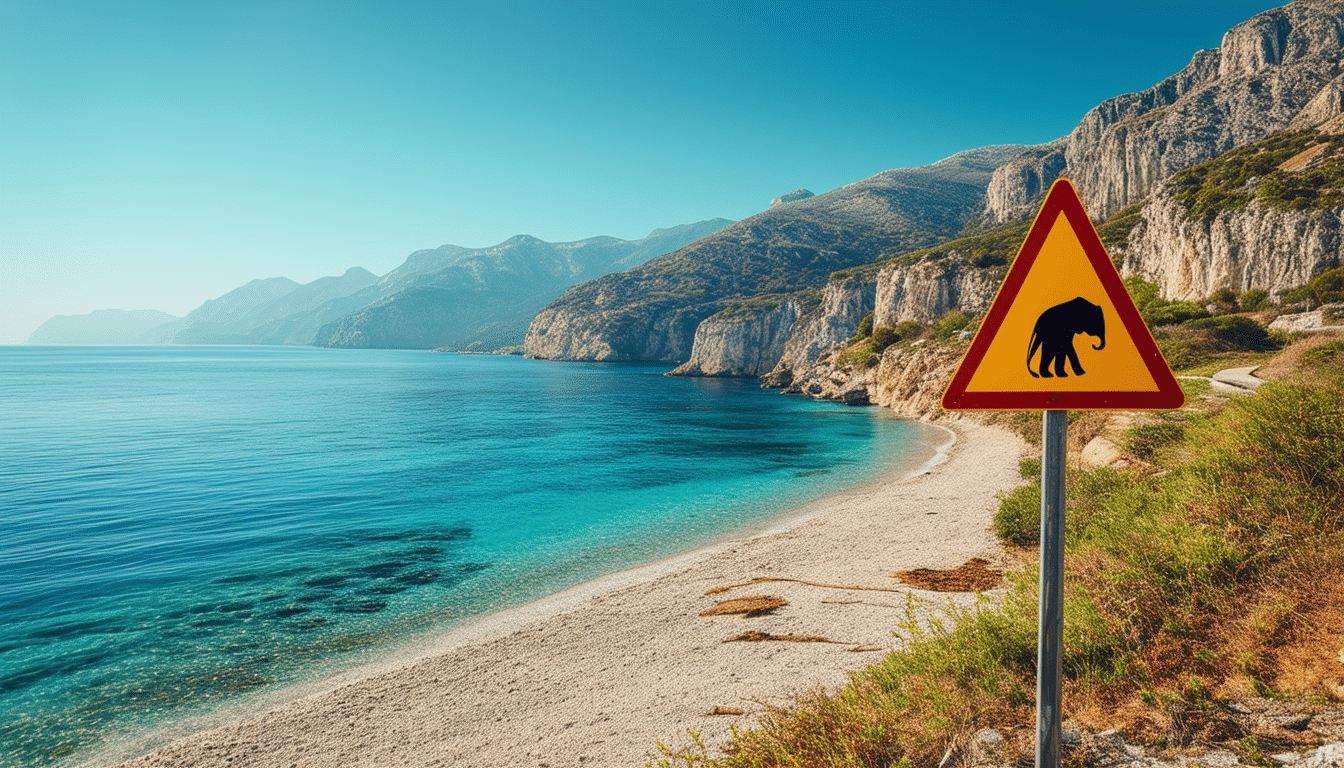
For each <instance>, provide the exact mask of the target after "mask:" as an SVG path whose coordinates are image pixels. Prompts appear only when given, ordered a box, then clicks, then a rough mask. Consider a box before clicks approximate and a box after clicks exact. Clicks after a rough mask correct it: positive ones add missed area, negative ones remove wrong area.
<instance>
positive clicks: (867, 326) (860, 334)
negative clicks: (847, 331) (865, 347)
mask: <svg viewBox="0 0 1344 768" xmlns="http://www.w3.org/2000/svg"><path fill="white" fill-rule="evenodd" d="M872 335H873V313H872V312H869V313H868V314H866V315H864V316H863V319H862V320H860V321H859V327H858V328H857V329H856V330H855V331H854V338H856V339H866V338H868V337H869V336H872Z"/></svg>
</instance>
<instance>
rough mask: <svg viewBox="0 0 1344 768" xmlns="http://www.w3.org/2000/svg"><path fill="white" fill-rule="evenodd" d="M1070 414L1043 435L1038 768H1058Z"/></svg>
mask: <svg viewBox="0 0 1344 768" xmlns="http://www.w3.org/2000/svg"><path fill="white" fill-rule="evenodd" d="M1067 416H1068V412H1067V411H1046V412H1045V417H1044V419H1042V430H1041V582H1040V591H1041V603H1040V629H1039V635H1038V640H1037V646H1036V768H1059V733H1060V698H1061V694H1060V681H1061V679H1062V677H1063V666H1062V659H1061V650H1062V648H1063V645H1064V437H1065V431H1066V429H1065V428H1066V424H1067V418H1066V417H1067Z"/></svg>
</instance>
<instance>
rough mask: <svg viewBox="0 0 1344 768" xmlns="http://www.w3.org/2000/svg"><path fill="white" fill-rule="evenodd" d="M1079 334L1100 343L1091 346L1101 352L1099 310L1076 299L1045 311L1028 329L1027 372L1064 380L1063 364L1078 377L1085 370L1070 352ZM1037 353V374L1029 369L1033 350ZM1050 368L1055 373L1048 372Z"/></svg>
mask: <svg viewBox="0 0 1344 768" xmlns="http://www.w3.org/2000/svg"><path fill="white" fill-rule="evenodd" d="M1079 333H1086V334H1087V335H1089V336H1096V337H1097V338H1098V339H1101V344H1099V345H1096V346H1094V347H1092V348H1093V349H1098V350H1099V349H1103V348H1104V347H1105V346H1106V317H1105V315H1103V314H1102V312H1101V307H1099V306H1097V305H1096V304H1093V303H1092V302H1090V301H1088V300H1087V299H1084V298H1083V297H1081V296H1079V297H1078V298H1076V299H1070V300H1068V301H1066V302H1064V303H1063V304H1056V305H1055V306H1053V307H1051V308H1049V309H1047V310H1045V311H1044V312H1042V313H1041V316H1040V318H1039V319H1038V320H1037V321H1036V326H1035V327H1034V328H1032V330H1031V343H1030V346H1029V347H1028V349H1027V372H1028V373H1030V374H1031V375H1032V376H1033V377H1034V378H1038V379H1039V378H1041V377H1042V376H1044V377H1045V378H1047V379H1048V378H1052V377H1054V376H1059V377H1061V378H1064V377H1067V376H1068V375H1069V374H1068V373H1067V372H1065V370H1064V361H1065V360H1066V359H1067V360H1068V361H1069V363H1071V364H1072V365H1073V372H1074V374H1075V375H1078V376H1082V375H1083V374H1084V373H1086V371H1084V370H1083V366H1082V365H1081V364H1080V363H1079V362H1078V353H1077V352H1075V351H1074V349H1073V337H1074V336H1075V335H1076V334H1079ZM1037 349H1039V350H1040V351H1041V363H1040V366H1039V368H1040V371H1041V372H1040V373H1037V372H1036V371H1033V370H1031V358H1032V356H1033V355H1035V354H1036V350H1037ZM1051 365H1053V366H1054V368H1055V372H1054V373H1051V372H1050V367H1051Z"/></svg>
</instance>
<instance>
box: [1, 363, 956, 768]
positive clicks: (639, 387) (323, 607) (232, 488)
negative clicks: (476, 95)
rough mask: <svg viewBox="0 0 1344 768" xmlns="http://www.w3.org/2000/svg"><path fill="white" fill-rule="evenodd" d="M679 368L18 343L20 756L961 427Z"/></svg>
mask: <svg viewBox="0 0 1344 768" xmlns="http://www.w3.org/2000/svg"><path fill="white" fill-rule="evenodd" d="M666 369H667V366H665V365H644V364H572V363H549V362H541V361H534V360H525V359H522V358H517V357H495V356H461V355H446V354H434V353H429V352H411V351H390V350H325V349H311V348H291V347H0V511H2V514H3V522H4V524H3V526H0V713H2V714H0V765H12V766H39V765H42V766H45V765H74V764H78V763H80V762H83V761H86V760H88V759H90V758H91V757H94V756H97V755H100V754H105V751H106V750H108V749H109V748H111V749H115V747H116V745H118V744H124V743H127V742H129V741H130V740H133V739H142V738H143V737H144V734H146V733H151V734H152V733H155V732H157V731H158V730H159V729H162V728H164V727H165V726H166V725H168V724H172V723H175V722H179V721H182V720H184V719H185V718H190V717H193V716H197V715H201V714H203V713H207V712H210V711H212V710H218V709H221V708H226V709H227V708H229V707H238V706H241V705H242V704H241V703H244V702H253V703H255V702H257V701H264V700H265V697H266V696H268V695H271V694H272V693H274V692H278V691H281V690H283V689H285V688H287V687H289V686H292V685H294V684H297V683H301V682H302V681H304V680H310V679H317V678H321V677H324V676H329V675H332V674H335V673H338V672H340V671H341V670H342V669H348V668H351V667H354V666H358V665H359V664H362V663H366V662H368V661H369V660H371V659H375V658H378V657H379V655H380V654H388V653H393V652H395V651H396V649H398V648H400V647H404V646H406V645H407V644H409V643H414V642H416V641H420V640H423V639H424V638H426V637H430V636H433V635H434V634H436V633H443V632H445V631H447V630H449V629H451V628H453V627H455V626H459V625H461V624H462V623H463V622H465V621H467V620H469V619H471V618H472V617H474V616H479V615H481V614H484V613H487V612H490V611H494V610H497V609H501V608H507V607H511V606H517V605H521V604H523V603H525V602H528V601H530V600H533V599H536V598H539V597H542V596H545V595H548V594H553V593H555V592H557V591H559V590H562V589H564V588H566V587H568V586H571V585H574V584H577V583H579V582H582V581H585V580H589V579H592V578H594V577H597V576H600V575H603V574H607V573H611V572H614V571H618V570H621V569H624V568H628V567H631V566H634V565H638V564H641V563H646V562H650V561H654V560H657V559H660V558H664V557H667V556H669V555H672V554H675V553H678V552H682V551H685V550H688V549H691V548H693V547H695V546H698V545H701V544H704V543H707V542H710V541H713V540H715V539H718V538H722V537H724V536H727V535H730V534H732V533H734V532H741V531H742V530H744V529H748V528H752V527H757V526H761V525H764V524H767V523H769V522H770V521H772V520H775V519H778V518H779V517H780V516H781V515H783V514H784V513H786V512H787V511H788V510H790V509H792V508H795V507H797V506H799V505H801V504H803V503H806V502H808V501H810V500H813V499H816V498H819V497H821V496H823V495H825V494H828V493H832V492H835V491H837V490H840V489H843V488H846V487H849V486H853V485H857V484H859V483H862V482H864V481H866V480H868V479H871V478H873V477H874V476H876V475H877V474H880V473H884V472H889V471H892V470H893V469H896V468H900V467H913V466H914V465H916V464H918V463H921V462H923V461H925V460H926V459H928V458H929V456H930V455H931V454H932V448H931V445H932V444H933V442H934V441H936V440H937V439H940V438H941V435H940V434H938V433H935V432H933V431H932V430H930V429H928V428H927V427H924V426H922V425H919V424H916V423H912V422H909V421H903V420H900V419H897V418H894V417H892V416H891V415H890V414H889V413H888V412H886V411H884V410H882V409H876V408H848V407H845V406H841V405H837V404H833V403H823V402H817V401H813V400H810V399H806V398H798V397H783V396H780V395H779V394H777V393H774V392H770V391H764V390H761V389H759V388H758V387H757V385H756V382H755V381H754V380H730V379H685V378H669V377H665V376H663V375H662V374H663V372H664V371H665V370H666ZM137 743H146V742H143V741H139V742H137Z"/></svg>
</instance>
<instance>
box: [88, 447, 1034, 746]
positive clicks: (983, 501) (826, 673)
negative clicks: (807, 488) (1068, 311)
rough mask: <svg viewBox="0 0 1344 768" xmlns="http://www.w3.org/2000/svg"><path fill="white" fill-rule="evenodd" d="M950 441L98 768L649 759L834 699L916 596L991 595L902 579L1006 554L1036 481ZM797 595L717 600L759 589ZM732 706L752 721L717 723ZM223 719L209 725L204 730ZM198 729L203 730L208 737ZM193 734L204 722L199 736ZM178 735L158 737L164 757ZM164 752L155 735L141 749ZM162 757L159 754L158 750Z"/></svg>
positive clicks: (987, 453) (1016, 451)
mask: <svg viewBox="0 0 1344 768" xmlns="http://www.w3.org/2000/svg"><path fill="white" fill-rule="evenodd" d="M929 426H934V427H936V428H940V429H943V430H946V431H947V432H949V433H950V435H951V436H952V437H951V439H949V440H947V441H944V442H943V443H941V444H937V445H935V446H934V454H933V456H932V457H930V458H929V459H927V460H926V461H924V462H923V463H922V464H920V465H918V466H917V467H916V468H914V469H913V470H911V469H909V468H908V467H906V468H902V469H900V470H897V471H896V472H893V473H890V474H889V475H887V476H884V477H879V478H876V479H873V480H869V481H866V482H864V483H862V484H861V485H859V486H856V487H853V488H849V489H846V490H844V491H840V492H837V493H834V494H831V495H828V496H826V497H823V498H821V499H819V500H817V501H814V502H811V503H808V504H805V505H802V506H801V507H798V508H796V509H795V510H792V511H791V512H789V513H787V514H786V515H784V516H783V517H781V518H779V519H776V520H774V521H772V522H770V523H767V524H764V525H762V526H760V527H758V528H756V529H750V530H747V531H739V532H737V533H736V534H733V535H732V536H730V537H728V538H725V539H722V540H719V541H715V542H712V543H709V544H706V545H702V546H700V547H697V548H695V549H692V550H690V551H688V552H684V553H681V554H678V555H674V556H672V557H668V558H663V559H661V560H658V561H655V562H653V563H649V564H646V565H643V566H638V567H635V568H630V569H625V570H622V571H618V572H616V573H612V574H608V575H605V576H602V577H598V578H596V579H593V580H590V581H587V582H583V583H581V584H578V585H575V586H573V587H570V588H568V589H565V590H563V591H561V592H559V593H556V594H555V595H551V596H548V597H545V598H541V599H540V600H536V601H533V602H530V603H527V604H524V605H522V606H518V607H514V608H508V609H504V610H501V611H497V612H494V613H491V614H486V615H485V616H482V617H479V618H478V619H475V620H473V621H471V622H469V623H468V624H466V625H463V626H462V627H458V628H455V629H453V630H450V631H449V632H447V633H445V634H444V635H442V636H441V637H439V638H436V639H435V641H434V642H433V643H427V644H425V645H423V646H417V647H416V650H415V652H414V653H413V654H409V655H405V656H400V657H397V658H392V659H388V660H385V661H380V662H374V663H371V664H366V665H362V666H360V667H359V668H357V669H356V670H354V671H351V672H347V673H344V674H341V675H338V676H337V677H335V678H330V679H326V680H322V681H316V682H313V683H309V684H300V685H298V686H295V687H293V688H292V689H291V695H290V696H288V697H286V699H284V700H283V701H282V702H281V703H279V704H278V706H275V707H274V708H272V709H269V710H267V711H265V712H262V713H260V714H248V713H244V712H238V713H236V717H243V718H247V719H243V720H236V719H235V720H233V721H229V714H228V713H227V712H223V713H216V714H215V715H214V716H211V717H210V718H209V721H210V722H211V723H214V724H218V723H221V722H227V723H228V724H226V725H222V726H219V727H215V728H212V729H211V730H205V731H197V732H195V733H192V734H191V735H187V736H185V737H184V738H180V739H178V740H176V741H173V742H172V743H170V744H168V745H167V746H163V747H161V748H159V749H158V750H157V751H155V752H151V753H149V754H142V752H143V750H140V751H132V750H133V749H134V743H132V744H122V745H119V746H120V748H118V745H109V748H108V749H106V750H103V751H102V752H101V753H100V754H95V755H93V756H92V757H91V762H86V763H85V764H86V765H89V764H99V765H106V764H109V761H110V760H115V759H118V757H119V758H121V759H124V758H125V757H126V756H127V755H128V754H140V755H141V756H139V757H136V758H134V759H131V760H129V761H127V762H124V763H120V765H123V766H127V768H130V766H137V767H143V766H189V765H190V766H198V765H199V766H206V765H220V766H223V765H230V766H239V765H258V766H261V765H267V766H269V765H291V764H293V765H296V766H328V765H330V766H335V765H342V766H346V765H368V766H385V765H398V764H403V763H406V764H415V765H445V766H447V765H453V766H504V765H509V766H513V765H536V766H541V765H577V764H580V763H581V764H583V765H585V766H592V765H599V766H602V765H611V766H617V765H621V766H625V765H632V764H635V765H638V764H643V763H644V762H646V761H649V760H654V759H656V758H657V756H658V755H657V753H656V749H655V746H656V743H657V742H659V741H661V742H663V743H668V744H670V745H671V746H674V747H676V746H681V745H683V744H684V743H686V741H687V737H686V731H687V730H688V729H694V730H697V731H699V732H700V733H701V734H702V736H703V737H704V739H705V741H706V743H708V744H711V745H717V744H720V743H722V742H723V741H725V740H726V739H727V737H728V735H729V725H730V724H731V723H736V724H737V725H738V726H739V727H743V728H747V727H752V725H753V724H754V722H755V720H754V717H753V715H754V714H755V713H757V712H760V711H762V710H764V709H765V708H766V706H767V705H768V704H769V703H774V704H779V703H784V702H785V701H787V698H788V696H789V695H790V694H791V693H795V692H801V691H805V690H810V689H815V688H816V687H819V686H820V687H827V688H833V687H836V686H838V685H842V684H843V683H844V682H845V681H846V680H847V673H848V672H849V671H850V670H855V669H859V668H862V667H863V666H866V665H868V664H871V663H873V662H875V661H877V660H878V659H880V658H881V655H882V653H883V652H885V651H887V650H890V649H892V648H894V647H896V645H897V644H898V641H897V640H896V639H895V638H893V637H892V634H891V632H892V630H894V629H895V627H896V622H897V620H899V619H900V618H901V617H902V616H903V615H904V610H905V602H906V597H905V595H903V594H894V593H893V591H896V592H903V593H906V594H908V595H913V596H916V597H923V598H927V599H931V600H932V601H933V602H934V603H936V604H937V605H946V604H947V600H948V599H952V600H954V601H955V602H958V603H959V604H963V605H965V604H969V602H971V601H973V600H974V596H973V595H949V594H945V593H929V592H922V591H920V590H915V589H912V588H909V587H906V586H905V585H902V584H900V582H898V581H896V580H895V579H894V578H893V577H892V574H894V572H895V571H897V570H902V569H905V568H917V567H930V568H950V567H954V566H957V565H960V564H961V563H963V562H965V560H967V559H969V558H971V557H977V556H978V557H988V559H991V560H997V559H998V552H999V550H998V545H997V541H996V539H995V538H994V536H993V534H992V532H990V531H989V530H988V525H989V521H990V519H991V517H992V515H993V511H994V509H995V508H996V507H997V501H996V497H995V494H996V493H997V492H998V491H1001V490H1006V489H1008V488H1010V487H1012V486H1013V485H1016V484H1017V483H1019V482H1021V479H1020V477H1019V476H1018V472H1017V462H1018V458H1019V456H1020V454H1021V452H1022V449H1023V447H1024V446H1023V444H1022V443H1021V441H1020V440H1019V439H1018V438H1016V437H1015V436H1013V435H1010V434H1009V433H1007V432H1005V431H1003V430H1000V429H996V428H992V427H986V426H983V425H979V424H975V423H972V422H958V423H957V424H956V426H955V428H949V427H947V426H945V425H929ZM760 576H766V577H782V578H791V579H802V580H806V581H813V582H817V583H826V584H844V585H863V586H868V587H873V588H876V589H881V590H884V591H876V592H875V591H868V590H862V591H860V590H849V589H830V588H818V587H815V586H809V585H805V584H801V583H796V582H788V581H779V582H770V583H767V584H761V585H753V586H750V587H741V588H736V589H733V590H731V591H729V592H726V593H724V594H717V595H714V596H705V595H704V592H705V591H706V590H707V589H710V588H713V587H719V586H726V585H730V584H741V583H742V582H745V581H747V580H748V579H751V578H754V577H760ZM761 593H769V594H775V595H779V596H781V597H783V598H785V599H786V600H787V601H788V604H787V605H785V606H783V607H782V608H780V609H778V610H777V611H775V612H774V613H772V614H769V615H766V616H760V617H756V618H749V619H745V618H741V617H737V616H725V617H719V616H716V617H710V618H705V617H701V616H700V615H699V613H700V611H702V610H704V609H706V608H708V607H711V606H712V605H714V604H715V603H716V602H718V600H720V599H724V598H728V597H738V596H744V595H748V594H761ZM746 631H760V632H767V633H771V634H810V635H821V636H824V637H827V638H829V639H831V642H806V643H800V642H725V641H726V640H727V639H728V638H730V637H732V636H735V635H737V634H740V633H742V632H746ZM715 707H728V708H734V709H742V710H744V712H745V714H743V715H741V716H710V715H708V714H707V713H708V712H710V711H712V710H714V709H715ZM205 724H206V721H205V719H201V720H198V721H196V722H195V723H194V725H195V727H200V726H202V725H205ZM190 725H191V724H188V727H190ZM193 730H194V728H193ZM161 739H162V735H160V743H161ZM144 741H147V740H146V739H137V740H135V743H140V742H144ZM144 748H146V749H148V748H151V745H150V744H148V743H146V744H144Z"/></svg>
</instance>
